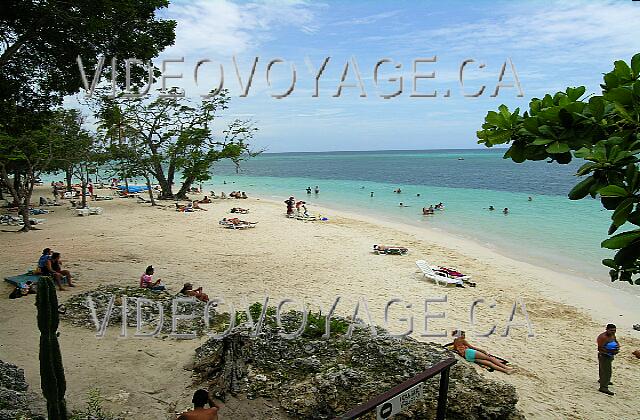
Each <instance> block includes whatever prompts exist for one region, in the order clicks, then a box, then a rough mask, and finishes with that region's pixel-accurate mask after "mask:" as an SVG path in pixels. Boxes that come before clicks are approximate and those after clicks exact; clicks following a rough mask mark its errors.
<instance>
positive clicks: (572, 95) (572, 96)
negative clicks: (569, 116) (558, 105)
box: [567, 86, 586, 102]
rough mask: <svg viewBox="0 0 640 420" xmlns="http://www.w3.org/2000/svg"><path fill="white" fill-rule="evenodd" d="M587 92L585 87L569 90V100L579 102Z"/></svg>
mask: <svg viewBox="0 0 640 420" xmlns="http://www.w3.org/2000/svg"><path fill="white" fill-rule="evenodd" d="M585 91H586V88H585V87H584V86H578V87H577V88H574V89H572V88H569V87H568V88H567V97H568V98H569V100H570V101H571V102H573V101H576V100H578V98H580V97H581V96H582V95H584V92H585Z"/></svg>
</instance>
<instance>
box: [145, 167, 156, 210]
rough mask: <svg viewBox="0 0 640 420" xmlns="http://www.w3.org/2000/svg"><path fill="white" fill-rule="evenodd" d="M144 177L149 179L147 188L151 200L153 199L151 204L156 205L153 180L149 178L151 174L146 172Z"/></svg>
mask: <svg viewBox="0 0 640 420" xmlns="http://www.w3.org/2000/svg"><path fill="white" fill-rule="evenodd" d="M144 179H145V180H146V181H147V188H148V191H149V200H151V205H152V206H155V205H156V199H155V198H154V197H153V190H152V189H151V180H150V179H149V175H147V174H144Z"/></svg>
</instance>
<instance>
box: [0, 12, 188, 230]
mask: <svg viewBox="0 0 640 420" xmlns="http://www.w3.org/2000/svg"><path fill="white" fill-rule="evenodd" d="M167 5H168V1H167V0H95V1H84V0H5V1H3V2H2V7H0V40H1V44H0V173H2V177H3V179H4V181H5V183H6V184H7V187H8V189H9V191H10V192H11V194H12V196H13V197H14V202H15V204H16V205H19V206H21V208H20V211H21V213H22V214H23V218H24V219H25V220H26V219H28V202H27V203H26V204H25V203H24V200H25V199H29V198H30V197H31V192H32V191H33V186H34V184H33V182H34V181H35V179H36V178H37V176H38V175H39V173H40V172H42V171H43V170H45V169H46V168H47V167H48V164H49V163H50V161H51V160H52V159H53V156H52V155H51V154H50V153H49V152H51V151H52V147H53V145H52V143H51V141H50V139H48V138H46V137H45V136H44V134H45V131H46V130H45V129H44V127H45V125H46V124H47V123H48V122H49V121H50V119H51V118H52V115H53V110H54V109H55V108H56V107H57V106H58V105H60V104H61V103H62V99H63V97H64V96H65V95H70V94H74V93H76V92H78V91H79V90H80V88H81V87H82V79H81V77H80V72H79V69H78V64H77V62H76V58H77V57H78V56H80V57H82V59H83V62H84V65H85V67H86V68H94V67H95V65H96V63H97V61H98V56H100V55H102V56H104V57H107V58H110V57H120V58H129V57H134V58H137V59H140V60H143V61H145V60H150V59H151V58H153V57H156V56H157V55H158V54H159V53H160V51H162V50H163V49H164V48H165V47H166V46H168V45H171V44H173V41H174V39H175V25H176V23H175V21H172V20H163V19H157V18H156V15H155V13H156V11H157V10H160V9H163V8H166V7H167ZM118 66H119V67H118V72H117V74H118V75H119V77H118V79H117V81H118V83H119V85H121V86H122V85H123V78H124V74H125V71H124V68H123V67H124V63H123V61H122V60H120V61H119V62H118ZM146 77H147V75H146V72H145V71H144V70H143V69H142V68H141V67H138V66H134V67H133V68H132V72H131V80H132V83H133V84H134V85H139V84H142V83H144V81H146ZM48 153H49V154H48ZM9 175H11V176H12V182H11V184H12V185H9V184H8V179H9ZM25 209H26V210H25ZM28 228H29V227H28V225H27V224H25V228H24V229H27V230H28Z"/></svg>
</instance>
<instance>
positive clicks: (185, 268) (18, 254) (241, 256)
mask: <svg viewBox="0 0 640 420" xmlns="http://www.w3.org/2000/svg"><path fill="white" fill-rule="evenodd" d="M47 190H48V188H44V187H43V188H41V189H38V190H37V191H36V192H35V193H34V197H38V196H39V195H45V192H44V191H47ZM99 193H100V194H106V193H107V192H106V190H105V191H99ZM47 194H48V191H47ZM162 204H166V205H167V207H166V208H164V209H163V208H152V207H150V206H149V205H148V204H138V203H136V202H135V200H133V199H115V200H113V201H102V202H99V203H96V204H92V205H99V206H101V207H103V208H104V214H102V215H99V216H90V217H76V216H75V215H74V212H73V211H72V210H70V209H69V208H68V207H69V206H68V204H67V205H65V206H64V207H55V208H53V209H54V210H55V212H54V213H52V214H48V215H44V216H37V217H40V218H46V219H47V222H46V223H45V224H43V225H42V226H41V228H42V230H38V231H33V232H30V233H27V234H23V233H20V234H17V233H13V232H11V231H12V230H15V228H13V227H2V229H1V230H2V232H0V252H1V253H2V254H1V255H2V258H0V274H2V276H3V277H4V276H9V275H15V274H20V273H23V272H25V271H26V270H27V269H31V268H34V266H35V264H36V261H37V259H38V257H39V255H40V251H41V249H42V248H44V247H51V248H52V249H54V250H56V251H59V252H61V253H62V259H63V261H64V262H66V264H65V265H66V268H67V269H69V270H71V272H72V273H77V274H78V283H79V286H78V287H76V288H75V289H70V290H69V291H66V292H61V293H59V297H60V299H61V300H62V301H63V302H64V300H65V299H67V298H68V297H69V296H71V295H72V294H74V293H79V292H82V291H86V290H89V289H91V288H93V287H95V285H98V284H118V285H123V286H124V285H136V284H137V282H138V279H139V277H140V275H141V274H142V272H143V271H144V268H145V267H146V266H147V265H149V264H153V266H154V267H155V269H156V274H155V277H156V278H162V279H163V281H164V282H165V284H167V286H168V287H169V288H170V290H172V291H175V292H177V291H178V290H179V289H180V288H181V286H182V284H183V283H184V282H186V281H190V282H193V283H194V284H196V286H199V285H202V286H203V287H204V289H205V291H206V292H207V293H208V294H209V296H211V297H214V296H220V297H224V299H225V300H226V301H228V302H229V301H230V302H232V303H233V304H234V306H235V307H236V308H243V307H244V305H245V303H246V302H248V303H251V302H255V301H263V300H264V298H265V296H269V298H270V300H271V302H274V301H275V303H274V304H277V301H278V300H279V299H281V298H285V297H286V298H292V299H297V300H298V301H302V302H305V303H306V304H309V305H311V308H312V309H315V310H317V309H318V307H322V308H323V312H326V311H327V309H328V308H329V307H330V306H331V305H332V304H333V302H334V300H335V298H336V296H340V298H341V299H340V301H339V303H338V305H337V309H336V313H338V314H340V315H345V316H348V315H351V314H352V313H353V311H354V307H355V305H356V303H357V302H358V301H359V300H360V299H362V298H366V301H367V304H368V308H369V310H370V313H371V315H372V317H373V320H374V322H375V323H376V324H377V325H383V323H384V308H385V304H386V302H387V301H389V300H390V299H393V298H401V299H403V300H404V301H405V302H407V303H410V304H411V305H412V306H411V308H410V309H406V308H404V307H401V306H400V305H394V306H392V307H391V308H392V310H391V311H390V319H391V321H390V322H389V325H388V328H389V329H390V330H391V331H393V332H401V331H403V330H405V329H406V323H405V322H401V321H400V318H402V317H403V316H404V317H406V316H408V314H412V315H413V318H414V332H413V334H412V336H413V337H414V338H417V339H426V340H429V341H436V342H440V343H447V342H450V341H451V339H450V337H447V338H422V337H420V335H421V333H423V331H424V306H425V304H424V300H425V299H427V298H437V297H440V296H444V295H446V296H447V303H432V304H429V311H430V312H443V311H444V312H446V318H445V319H436V320H430V321H429V330H430V331H433V332H439V331H442V330H446V331H448V332H449V333H450V332H451V331H452V330H454V329H456V328H460V327H461V328H463V329H465V330H466V331H467V339H468V340H469V341H470V342H471V343H472V344H475V345H477V346H478V347H481V348H485V349H490V350H491V352H492V353H493V354H497V355H500V356H501V357H503V358H506V359H508V360H509V361H510V362H511V363H512V365H513V366H515V367H516V368H517V372H516V373H514V374H513V375H510V376H509V375H504V374H501V373H498V372H493V373H489V372H487V371H485V370H481V369H478V370H479V371H480V372H481V374H483V375H486V376H488V377H490V378H492V379H495V380H498V381H505V382H508V383H511V384H513V385H514V386H515V387H516V389H517V391H518V394H519V397H520V401H519V403H518V406H519V408H520V409H521V410H522V412H523V413H524V414H525V415H526V416H527V417H528V418H545V419H551V418H559V419H560V418H562V419H565V418H572V419H612V418H615V419H635V418H638V413H639V412H640V402H639V400H638V397H637V390H638V389H639V388H640V375H638V370H639V369H640V360H638V359H636V358H635V357H634V356H632V355H631V352H632V351H633V350H635V349H640V332H638V331H634V330H633V329H632V325H633V324H634V323H638V322H640V305H638V303H639V298H638V297H637V296H632V295H629V294H626V293H624V292H622V291H620V290H616V289H613V288H611V287H608V286H607V285H606V284H601V283H596V282H592V281H585V280H582V279H579V278H573V277H571V276H569V275H566V274H562V273H557V272H554V271H551V270H548V269H546V268H545V267H537V266H533V265H531V264H528V263H525V262H521V261H516V260H513V259H510V258H508V257H507V256H504V255H500V254H498V253H496V252H495V251H493V250H491V249H488V248H484V247H482V246H480V245H478V244H476V243H473V242H470V241H467V240H464V239H461V238H459V237H456V236H453V235H451V234H448V233H445V232H442V231H436V230H429V229H426V228H416V227H413V226H406V225H401V224H394V223H390V222H384V221H380V220H375V219H371V218H368V217H363V216H359V215H353V214H346V213H343V212H339V211H335V210H331V209H318V208H313V209H311V210H312V212H313V213H317V212H320V213H321V214H322V215H323V216H326V217H328V218H329V221H328V222H302V221H298V220H294V219H287V218H285V217H284V216H283V213H284V204H282V203H274V202H271V201H268V200H264V199H262V200H259V199H248V200H215V201H214V202H213V203H212V204H207V205H203V206H204V207H206V208H207V209H208V210H209V211H206V212H205V211H198V212H195V213H178V212H175V211H174V208H173V204H172V203H171V202H169V203H162ZM234 206H241V207H245V208H250V209H251V213H250V214H249V215H243V216H241V218H242V219H245V220H250V221H256V222H259V223H258V225H257V227H256V228H255V229H247V230H229V229H223V228H221V227H220V226H219V225H218V220H220V219H221V218H222V217H229V214H228V211H229V209H230V208H231V207H234ZM373 244H387V245H389V244H399V245H404V246H407V247H408V248H409V249H410V252H409V255H407V256H379V255H374V254H373V253H372V252H371V249H372V245H373ZM593 246H595V245H593ZM417 259H426V260H428V261H429V262H430V263H432V264H440V265H446V266H450V267H454V268H456V269H458V270H460V271H462V272H464V273H468V274H470V275H472V276H473V280H474V281H476V282H477V284H478V286H477V287H476V288H471V287H467V288H464V289H461V288H447V289H445V288H443V287H440V286H437V285H435V284H433V283H431V282H429V281H427V280H425V279H423V278H421V276H420V275H419V273H418V271H417V268H416V266H415V260H417ZM10 291H11V288H10V287H9V286H8V285H7V284H6V283H5V284H3V285H2V286H1V287H0V293H3V294H4V296H5V297H4V298H1V299H0V337H1V338H0V359H2V360H4V361H7V362H11V363H15V364H17V365H18V366H20V367H22V368H24V369H25V372H26V377H27V380H28V382H29V383H30V385H31V388H32V390H33V391H35V392H39V391H40V390H39V386H40V385H39V365H38V337H39V332H38V329H37V325H36V319H35V313H36V309H35V307H34V302H35V297H34V296H28V297H26V298H23V299H17V300H9V299H7V298H6V297H7V296H8V295H9V293H10ZM479 298H483V299H485V301H486V302H485V304H480V305H479V306H478V309H477V311H476V316H477V325H476V327H475V328H471V326H470V325H469V308H470V305H471V304H472V302H473V301H474V300H475V299H479ZM519 299H520V300H521V301H522V302H524V304H525V306H526V311H527V313H528V315H529V318H530V321H531V324H532V326H533V332H534V337H528V336H527V335H528V332H527V328H526V327H525V326H519V327H513V328H512V329H511V332H510V335H509V337H502V336H501V334H502V333H503V332H504V330H505V326H506V324H507V320H508V318H509V315H510V313H511V310H512V307H513V305H514V303H516V302H518V300H519ZM492 302H495V307H494V308H493V309H491V308H489V306H488V304H489V303H492ZM289 307H290V308H291V309H294V308H295V305H291V306H289ZM519 308H520V307H518V310H517V312H516V320H517V321H524V317H523V316H522V310H520V309H519ZM223 309H224V306H223ZM360 315H361V316H362V313H360ZM608 322H613V323H615V324H617V326H618V339H619V341H620V343H621V346H622V351H621V353H620V355H619V356H618V357H616V359H615V361H614V373H613V379H612V380H613V382H614V386H613V387H612V390H614V391H615V392H616V395H615V396H614V397H609V396H606V395H604V394H601V393H599V392H598V391H597V388H598V383H597V379H598V364H597V354H596V345H595V339H596V336H597V335H598V334H599V333H600V332H602V331H603V330H604V325H605V324H606V323H608ZM492 324H495V325H496V326H497V333H496V334H493V335H491V336H490V337H488V338H481V337H474V331H476V332H482V331H486V330H488V329H489V327H490V326H491V325H492ZM59 331H60V342H61V348H62V353H63V359H64V365H65V371H66V378H67V385H68V391H67V401H68V402H69V405H70V407H71V408H82V407H83V406H84V401H85V400H86V393H87V391H88V390H89V389H90V388H93V387H97V388H99V389H100V391H101V393H102V395H103V396H104V397H105V399H106V401H105V404H106V407H107V408H108V409H109V410H111V411H113V412H121V411H126V412H129V413H130V415H129V416H128V417H130V418H145V419H147V418H149V419H152V418H166V417H167V415H168V413H172V412H173V411H174V410H182V409H184V408H186V407H188V406H189V405H190V399H191V394H192V391H193V390H192V388H189V386H190V384H191V377H190V372H189V371H188V370H186V369H185V366H187V365H188V363H189V361H190V360H191V358H192V356H193V350H194V349H195V348H196V347H198V346H199V345H200V344H201V343H202V342H203V340H204V339H196V340H183V341H177V340H172V339H169V338H167V339H161V338H154V339H136V338H128V339H120V338H118V333H119V329H115V328H112V329H110V330H109V331H108V333H107V336H106V337H104V338H102V339H97V338H96V337H95V335H94V332H93V331H91V330H88V329H84V328H79V327H73V326H71V325H69V324H67V323H64V322H63V323H61V326H60V330H59ZM131 333H133V331H131ZM459 363H467V362H465V361H462V360H460V361H459ZM242 410H243V409H242V408H241V407H240V406H238V404H235V405H234V403H230V404H229V405H227V406H226V407H225V408H223V409H222V410H221V416H220V417H221V418H223V419H225V418H226V419H230V418H234V419H240V418H250V416H249V415H248V414H243V413H246V410H245V411H242ZM257 417H259V415H258V416H257Z"/></svg>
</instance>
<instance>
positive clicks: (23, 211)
mask: <svg viewBox="0 0 640 420" xmlns="http://www.w3.org/2000/svg"><path fill="white" fill-rule="evenodd" d="M50 131H51V129H50V127H49V126H46V127H43V128H40V129H37V130H31V131H28V132H26V133H25V134H23V135H20V136H9V135H6V134H4V133H2V132H0V176H1V177H2V181H3V183H4V184H5V185H6V186H7V189H8V190H9V193H10V194H11V196H12V197H13V202H14V205H17V206H18V213H19V214H20V215H21V216H22V221H23V223H24V226H23V227H22V229H21V231H23V232H27V231H29V230H30V229H31V224H30V221H29V207H30V205H29V203H30V202H31V196H32V194H33V188H34V185H35V183H36V180H38V179H39V178H40V175H41V174H42V173H43V172H45V171H46V170H47V169H48V168H49V167H50V164H51V160H52V158H53V142H52V137H51V136H50ZM11 175H12V176H13V177H12V178H11V177H10V176H11Z"/></svg>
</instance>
